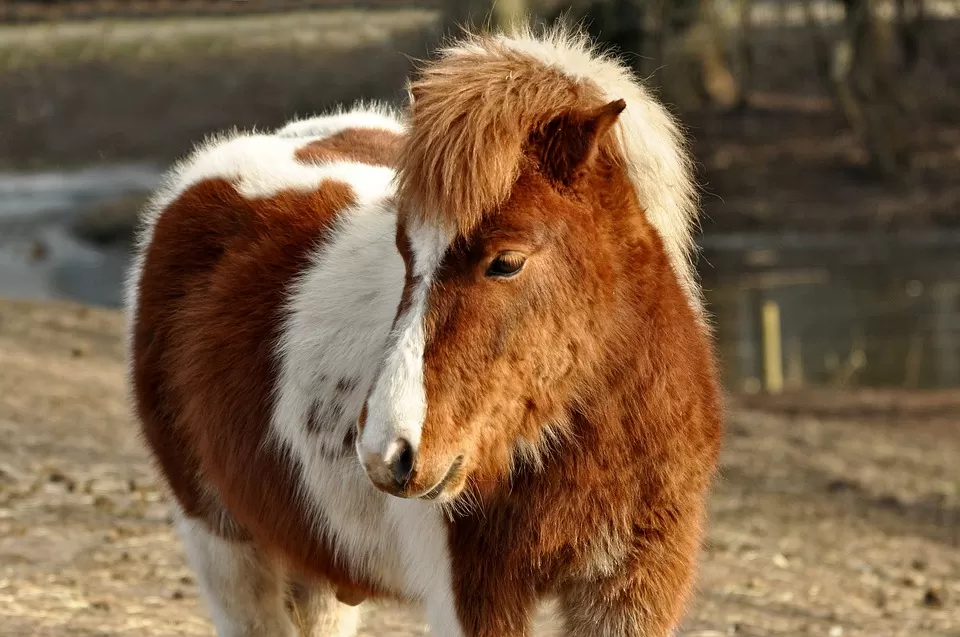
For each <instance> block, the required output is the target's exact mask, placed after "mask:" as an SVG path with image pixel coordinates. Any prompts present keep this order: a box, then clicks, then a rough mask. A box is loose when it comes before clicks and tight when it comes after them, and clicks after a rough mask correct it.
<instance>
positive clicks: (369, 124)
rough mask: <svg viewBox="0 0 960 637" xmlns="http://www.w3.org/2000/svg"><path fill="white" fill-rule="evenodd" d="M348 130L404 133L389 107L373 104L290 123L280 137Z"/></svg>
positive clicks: (277, 133) (307, 135)
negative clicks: (380, 130) (366, 129)
mask: <svg viewBox="0 0 960 637" xmlns="http://www.w3.org/2000/svg"><path fill="white" fill-rule="evenodd" d="M348 128H375V129H376V128H380V129H383V130H388V131H391V132H394V133H398V134H400V133H403V132H404V126H403V123H402V122H400V121H399V120H398V119H397V117H396V115H395V114H394V113H393V112H392V111H391V110H390V109H389V108H387V107H384V106H381V105H378V104H371V105H367V106H362V107H360V108H353V109H351V110H349V111H340V112H338V113H334V114H333V115H326V116H323V117H312V118H309V119H301V120H296V121H292V122H289V123H288V124H286V125H285V126H283V127H282V128H280V129H279V130H277V132H276V135H277V136H278V137H300V138H304V137H321V138H322V137H330V136H332V135H336V134H337V133H339V132H342V131H344V130H346V129H348Z"/></svg>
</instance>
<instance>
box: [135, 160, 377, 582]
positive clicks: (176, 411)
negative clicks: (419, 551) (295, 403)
mask: <svg viewBox="0 0 960 637" xmlns="http://www.w3.org/2000/svg"><path fill="white" fill-rule="evenodd" d="M354 201H355V198H354V193H353V191H352V189H351V188H350V187H349V186H348V185H347V184H344V183H339V182H334V181H329V180H328V181H324V182H323V183H322V185H321V186H320V187H319V188H318V189H317V190H315V191H312V192H292V191H284V192H280V193H278V194H276V195H274V196H272V197H267V198H262V199H255V200H251V199H246V198H244V197H243V196H241V195H240V193H238V192H237V189H236V188H235V187H234V186H233V185H232V184H231V183H229V182H228V181H225V180H222V179H209V180H206V181H203V182H200V183H197V184H195V185H193V186H191V187H190V188H188V189H187V190H186V191H185V192H184V193H183V194H181V195H180V196H179V197H178V198H177V199H176V200H175V201H173V202H172V203H171V204H170V205H168V206H167V207H166V209H164V211H163V213H162V214H161V215H160V217H159V219H158V220H157V222H156V226H155V228H154V234H153V239H152V241H151V243H150V245H149V247H148V248H147V249H146V251H145V255H144V263H143V271H142V273H141V279H140V282H139V290H138V299H139V300H138V311H137V319H136V323H135V325H134V332H133V343H132V349H133V351H132V355H133V370H132V372H133V385H134V395H135V402H136V407H137V413H138V415H139V418H140V421H141V423H142V429H143V433H144V435H145V438H146V441H147V443H148V445H149V448H150V449H151V451H152V452H153V454H154V456H155V458H156V459H157V461H158V462H159V465H160V468H161V470H162V472H163V475H164V476H165V477H166V479H167V481H168V482H169V484H170V486H171V487H172V489H173V492H174V494H175V496H176V498H177V500H178V502H179V503H180V505H181V506H182V508H183V509H184V511H185V512H186V514H187V515H189V516H191V517H194V518H200V519H202V520H205V521H207V522H208V526H211V528H216V525H217V520H216V518H215V517H214V516H218V515H219V510H211V507H210V504H209V502H208V500H207V497H208V496H206V495H205V494H206V493H208V492H209V490H211V489H212V490H213V491H215V492H216V493H217V495H218V499H219V501H220V502H222V507H223V508H224V509H225V510H227V511H229V513H230V515H231V516H232V518H233V519H235V520H236V522H237V524H238V525H239V526H240V527H241V528H242V529H243V532H244V533H245V534H247V535H249V537H252V538H253V539H254V540H255V541H256V542H257V543H258V545H260V546H261V547H262V548H263V549H264V550H266V551H268V552H270V553H274V554H278V555H280V556H282V557H283V558H284V559H285V561H287V562H288V563H289V564H290V565H291V567H292V568H293V569H294V570H298V571H303V572H307V573H312V574H314V575H315V576H321V577H324V578H328V579H329V580H331V582H332V584H333V585H334V587H336V588H338V590H339V589H343V590H344V591H353V592H350V593H345V594H347V596H348V597H356V596H357V595H359V594H360V592H362V594H364V595H366V596H378V595H382V594H384V591H381V590H378V587H377V586H375V585H374V584H373V583H372V582H370V581H364V580H360V581H357V580H355V579H354V578H352V577H351V576H350V575H349V574H348V569H347V567H346V565H345V564H343V563H342V562H341V561H340V560H339V559H338V558H337V557H336V553H335V552H334V551H333V550H332V547H330V546H327V545H326V543H325V542H324V541H323V540H322V539H320V538H318V536H317V534H316V533H315V532H314V529H315V528H316V527H315V523H316V520H314V519H311V518H310V517H308V515H307V514H306V512H305V511H304V508H303V503H302V501H301V499H300V498H299V497H298V496H297V493H298V489H297V488H296V479H295V477H294V475H293V469H292V467H291V466H290V465H289V464H288V462H287V461H286V460H285V458H284V456H283V455H282V454H281V453H279V452H278V451H277V450H275V449H273V448H272V447H271V446H269V445H263V444H262V443H263V441H264V440H265V437H266V435H267V428H268V426H269V422H270V417H271V410H272V403H273V401H272V388H273V387H274V384H275V379H276V377H277V373H278V370H277V361H276V356H275V343H276V342H277V339H278V336H279V335H280V329H281V325H282V319H283V316H282V307H283V304H284V302H285V300H286V293H287V290H288V289H289V285H290V283H291V281H292V280H293V278H294V277H295V276H297V275H298V274H299V273H300V272H302V271H303V269H304V267H306V265H307V263H308V259H309V255H310V252H311V250H312V249H313V248H314V247H315V246H316V245H317V244H318V243H320V242H322V241H323V240H324V239H325V238H326V237H327V233H328V231H329V229H330V227H331V224H332V223H333V221H334V219H335V218H336V215H337V214H338V212H339V211H341V210H343V209H344V208H345V207H347V206H349V205H351V204H352V203H354ZM237 467H243V470H242V471H237V470H236V468H237ZM201 476H202V478H201ZM358 591H359V592H358Z"/></svg>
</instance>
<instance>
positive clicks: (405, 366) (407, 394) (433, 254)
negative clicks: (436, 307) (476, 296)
mask: <svg viewBox="0 0 960 637" xmlns="http://www.w3.org/2000/svg"><path fill="white" fill-rule="evenodd" d="M408 231H409V240H410V246H411V251H412V252H413V261H414V262H413V272H414V275H415V276H416V277H419V281H418V282H417V284H416V287H415V288H414V289H413V291H412V296H411V299H410V306H409V307H408V308H407V311H406V312H405V313H404V314H403V316H401V317H399V320H398V321H397V326H396V334H395V337H394V340H393V342H392V345H391V347H390V348H389V351H388V352H387V356H386V360H385V361H384V363H383V367H382V369H381V373H380V376H379V377H378V379H377V382H376V384H375V385H374V387H373V391H372V392H371V394H370V398H369V400H368V402H367V422H366V426H365V428H364V431H363V436H362V437H361V439H360V444H359V448H360V453H361V455H362V456H363V457H364V458H367V457H377V456H379V457H381V458H385V457H386V455H388V454H389V453H390V450H391V448H392V446H393V445H394V444H395V443H396V441H397V440H398V439H399V438H404V439H406V440H407V442H408V443H409V444H410V446H411V447H412V448H413V449H414V450H416V449H417V446H418V445H419V443H420V434H421V431H422V428H423V421H424V418H425V417H426V413H427V394H426V388H425V387H424V377H423V354H424V347H425V333H424V320H425V318H426V312H427V302H428V300H429V293H430V286H431V285H432V284H433V275H434V272H435V271H436V269H437V267H438V266H439V265H440V260H441V259H442V258H443V255H444V253H445V252H446V251H447V248H448V247H449V245H450V237H449V236H448V235H446V234H445V233H444V232H443V231H439V230H436V229H433V228H427V227H420V226H415V227H412V228H410V229H409V230H408Z"/></svg>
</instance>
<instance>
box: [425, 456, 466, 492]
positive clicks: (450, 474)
mask: <svg viewBox="0 0 960 637" xmlns="http://www.w3.org/2000/svg"><path fill="white" fill-rule="evenodd" d="M462 466H463V456H458V457H457V459H456V460H454V461H453V464H452V465H450V468H449V469H447V475H445V476H443V479H442V480H440V482H438V483H437V484H436V485H435V486H434V487H433V488H432V489H430V490H429V491H427V492H426V493H424V494H423V495H421V496H420V499H421V500H436V499H437V498H439V497H440V495H441V494H442V493H443V491H444V489H446V488H447V487H448V486H449V485H450V484H451V483H452V482H453V481H454V480H456V478H457V476H458V474H459V473H460V467H462Z"/></svg>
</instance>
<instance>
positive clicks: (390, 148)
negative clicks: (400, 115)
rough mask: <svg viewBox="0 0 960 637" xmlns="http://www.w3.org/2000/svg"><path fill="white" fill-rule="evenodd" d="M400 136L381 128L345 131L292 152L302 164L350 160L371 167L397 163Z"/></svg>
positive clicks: (390, 165)
mask: <svg viewBox="0 0 960 637" xmlns="http://www.w3.org/2000/svg"><path fill="white" fill-rule="evenodd" d="M400 142H401V136H400V135H398V134H397V133H394V132H393V131H389V130H386V129H382V128H348V129H346V130H342V131H340V132H338V133H335V134H333V135H330V136H329V137H324V138H323V139H318V140H316V141H313V142H310V143H309V144H307V145H305V146H303V147H302V148H299V149H297V151H296V153H294V157H296V159H297V161H299V162H302V163H304V164H326V163H330V162H336V161H353V162H357V163H361V164H369V165H371V166H388V167H392V166H394V164H396V161H397V155H398V153H399V150H400Z"/></svg>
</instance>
